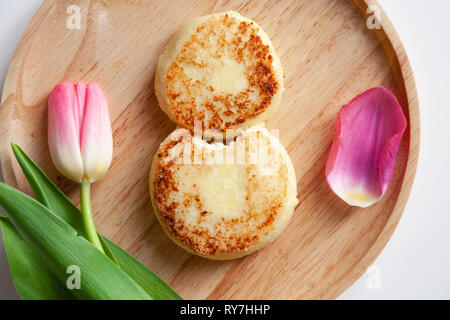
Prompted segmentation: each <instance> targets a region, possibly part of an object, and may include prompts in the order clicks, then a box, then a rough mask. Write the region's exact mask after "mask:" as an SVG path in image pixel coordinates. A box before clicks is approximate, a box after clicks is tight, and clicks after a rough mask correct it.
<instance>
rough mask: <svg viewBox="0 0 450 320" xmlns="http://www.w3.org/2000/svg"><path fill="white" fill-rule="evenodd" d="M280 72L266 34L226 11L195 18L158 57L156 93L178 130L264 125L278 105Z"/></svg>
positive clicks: (215, 129) (248, 21) (280, 85)
mask: <svg viewBox="0 0 450 320" xmlns="http://www.w3.org/2000/svg"><path fill="white" fill-rule="evenodd" d="M282 91H283V71H282V68H281V63H280V61H279V59H278V57H277V55H276V54H275V51H274V49H273V46H272V43H271V42H270V39H269V37H268V36H267V34H266V33H265V32H264V31H263V30H262V29H261V27H260V26H258V25H257V24H256V23H255V22H254V21H251V20H249V19H246V18H244V17H242V16H241V15H239V14H238V13H236V12H233V11H229V12H225V13H221V14H213V15H209V16H205V17H201V18H196V19H193V20H192V21H190V22H188V23H187V24H186V25H185V26H183V27H182V28H181V29H180V30H179V31H178V32H177V33H176V34H175V35H174V37H173V38H172V40H171V41H170V43H169V44H168V46H167V48H166V50H165V51H164V53H163V54H162V55H161V57H160V59H159V62H158V67H157V72H156V77H155V92H156V95H157V97H158V101H159V103H160V105H161V108H162V110H163V111H164V112H165V113H167V114H168V115H169V117H170V118H171V119H172V120H173V121H174V122H176V123H177V124H179V125H180V126H182V127H184V128H187V129H193V128H194V125H195V122H196V121H197V122H201V125H202V128H204V129H205V130H206V134H205V135H209V134H208V131H209V130H210V131H214V132H217V131H219V132H224V131H225V130H226V129H235V128H247V127H249V126H250V125H254V124H259V123H261V122H263V121H265V120H267V119H268V118H269V117H270V116H271V115H272V114H273V113H274V112H275V109H276V108H277V106H278V105H279V103H280V100H281V94H282Z"/></svg>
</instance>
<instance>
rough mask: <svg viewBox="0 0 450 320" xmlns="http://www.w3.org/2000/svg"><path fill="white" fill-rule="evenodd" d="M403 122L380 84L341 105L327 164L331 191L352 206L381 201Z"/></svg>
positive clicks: (399, 113)
mask: <svg viewBox="0 0 450 320" xmlns="http://www.w3.org/2000/svg"><path fill="white" fill-rule="evenodd" d="M406 125H407V123H406V119H405V116H404V114H403V111H402V109H401V107H400V104H399V103H398V100H397V98H396V97H395V96H394V95H393V94H392V93H391V92H390V91H389V90H387V89H384V88H381V87H376V88H372V89H369V90H367V91H366V92H364V93H362V94H361V95H359V96H357V97H356V98H354V99H353V100H352V101H351V102H350V103H349V104H348V105H345V106H343V107H342V109H341V111H340V113H339V118H338V121H337V125H336V132H335V136H334V140H333V144H332V146H331V151H330V154H329V156H328V162H327V166H326V178H327V181H328V184H329V186H330V187H331V189H332V190H333V191H334V193H336V194H337V195H338V196H339V197H340V198H342V199H343V200H344V201H345V202H347V203H348V204H350V205H352V206H359V207H368V206H370V205H372V204H374V203H375V202H377V201H378V200H380V199H381V198H382V197H383V196H384V194H385V193H386V191H387V188H388V186H389V183H390V181H391V178H392V173H393V170H394V164H395V157H396V155H397V151H398V148H399V145H400V140H401V138H402V135H403V133H404V131H405V129H406Z"/></svg>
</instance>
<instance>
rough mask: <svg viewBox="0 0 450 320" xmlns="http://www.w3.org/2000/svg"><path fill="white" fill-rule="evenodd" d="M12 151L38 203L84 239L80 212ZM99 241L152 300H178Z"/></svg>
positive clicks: (132, 261) (135, 263)
mask: <svg viewBox="0 0 450 320" xmlns="http://www.w3.org/2000/svg"><path fill="white" fill-rule="evenodd" d="M12 148H13V151H14V154H15V155H16V158H17V161H18V162H19V164H20V166H21V168H22V170H23V172H24V174H25V176H26V178H27V180H28V182H29V184H30V186H31V188H32V190H33V193H34V194H35V196H36V198H37V200H38V201H39V202H41V203H42V204H44V205H45V206H46V207H48V208H49V209H50V211H51V212H53V214H55V215H57V216H58V217H60V218H61V219H62V220H64V221H65V222H67V223H68V224H69V225H71V226H72V227H73V228H74V229H75V230H76V231H77V232H78V234H79V235H82V236H84V229H83V224H82V220H81V213H80V211H79V209H78V208H77V207H76V206H75V205H74V204H73V203H72V202H71V201H70V200H69V199H68V198H67V197H66V195H65V194H64V193H63V192H62V191H61V190H60V189H58V187H56V185H55V184H54V183H53V182H52V181H51V180H50V179H49V178H48V177H47V176H46V175H45V173H44V172H43V171H42V170H41V169H40V168H39V167H38V166H37V165H36V164H35V163H34V162H33V161H32V160H31V159H30V158H29V157H28V156H27V155H26V154H25V152H24V151H23V150H22V149H21V148H20V147H19V146H17V145H15V144H12ZM100 241H101V243H102V246H103V248H104V250H105V254H106V255H107V256H108V257H110V258H111V260H112V261H114V262H115V263H116V264H117V265H118V266H119V267H120V269H122V270H123V271H124V272H126V273H127V274H128V275H129V276H130V277H131V278H132V279H133V280H134V281H135V282H136V283H137V284H139V285H140V287H142V288H143V289H144V290H145V291H146V292H147V293H148V294H149V295H150V296H152V297H153V298H154V299H158V300H179V299H181V297H180V296H179V295H178V294H177V293H176V292H175V291H174V290H173V289H172V288H170V287H169V286H168V285H167V284H166V283H165V282H164V281H163V280H161V279H160V278H159V277H158V276H157V275H156V274H155V273H153V272H152V271H150V270H149V269H148V268H147V267H146V266H145V265H143V264H142V263H141V262H139V261H138V260H137V259H135V258H134V257H133V256H131V255H130V254H128V253H127V252H126V251H125V250H123V249H122V248H120V247H119V246H118V245H116V244H115V243H114V242H112V241H110V240H108V239H107V238H106V237H103V236H101V235H100Z"/></svg>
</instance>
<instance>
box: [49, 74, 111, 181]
mask: <svg viewBox="0 0 450 320" xmlns="http://www.w3.org/2000/svg"><path fill="white" fill-rule="evenodd" d="M48 144H49V147H50V154H51V157H52V160H53V163H54V164H55V166H56V168H57V169H58V170H59V171H60V172H61V173H62V174H63V175H64V176H65V177H67V178H69V179H70V180H73V181H75V182H81V181H83V180H86V181H89V182H94V181H96V180H98V179H100V178H101V177H102V176H103V175H104V174H105V173H106V171H107V170H108V168H109V165H110V164H111V159H112V149H113V144H112V133H111V122H110V119H109V111H108V103H107V101H106V97H105V94H104V93H103V91H102V90H101V89H100V87H99V86H98V85H97V84H96V83H88V84H87V86H85V85H84V84H83V83H81V82H79V83H77V84H76V85H73V84H72V83H71V82H64V83H61V84H58V85H57V86H56V87H55V88H54V89H53V91H52V93H51V94H50V98H49V100H48Z"/></svg>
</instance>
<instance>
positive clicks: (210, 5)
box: [0, 0, 419, 299]
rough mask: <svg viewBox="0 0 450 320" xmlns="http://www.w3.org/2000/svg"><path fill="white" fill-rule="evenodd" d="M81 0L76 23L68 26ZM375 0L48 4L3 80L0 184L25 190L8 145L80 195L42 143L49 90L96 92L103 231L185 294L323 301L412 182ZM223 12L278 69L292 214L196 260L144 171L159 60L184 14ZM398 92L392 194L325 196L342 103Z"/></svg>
mask: <svg viewBox="0 0 450 320" xmlns="http://www.w3.org/2000/svg"><path fill="white" fill-rule="evenodd" d="M73 4H75V5H78V6H79V8H80V13H81V21H80V22H81V23H80V29H70V28H68V27H67V19H68V18H69V17H70V14H69V13H67V8H68V7H69V6H70V5H73ZM368 5H375V6H376V5H377V3H376V2H375V1H369V0H367V1H363V0H354V1H345V0H314V1H310V0H278V1H270V0H265V1H257V0H251V1H244V0H228V1H225V0H224V1H220V0H219V1H206V0H189V1H182V0H171V1H156V0H155V1H152V0H148V1H144V0H141V1H139V0H108V1H106V0H104V1H101V0H92V1H88V0H85V1H84V0H70V1H66V0H57V1H55V0H47V1H44V3H43V5H42V6H41V8H40V9H39V10H38V12H37V13H36V14H35V16H34V17H33V19H32V21H31V23H30V24H29V26H28V27H27V29H26V31H25V33H24V35H23V37H22V40H21V42H20V44H19V45H18V47H17V49H16V52H15V55H14V58H13V59H12V62H11V65H10V68H9V71H8V75H7V78H6V81H5V85H4V88H3V95H2V106H1V109H0V136H1V144H0V157H1V165H2V170H3V175H4V179H5V181H6V182H7V183H8V184H10V185H12V186H15V187H18V188H19V189H21V190H24V191H26V192H30V189H29V187H28V185H27V183H26V180H25V179H24V176H23V174H22V173H21V171H20V168H19V166H18V164H17V162H16V161H15V159H14V157H13V154H12V152H11V150H10V145H9V143H10V142H11V141H14V142H15V143H17V144H19V145H20V146H22V148H23V149H24V150H25V151H26V152H27V153H28V154H29V155H30V156H31V157H32V158H33V159H34V160H35V161H36V162H37V164H38V165H39V166H41V167H42V168H43V169H44V171H45V172H46V173H48V175H49V176H50V178H51V179H52V180H53V181H55V182H56V184H57V185H58V186H59V187H61V188H62V190H63V191H64V192H65V193H66V194H67V195H68V196H69V197H70V198H71V199H72V200H73V201H74V202H75V203H76V204H77V205H78V204H79V200H78V196H79V194H78V188H77V186H76V185H75V184H74V183H72V182H71V181H68V180H66V179H65V178H63V177H62V176H61V175H59V174H58V172H57V170H56V169H55V167H54V166H53V164H52V162H51V159H50V155H49V151H48V146H47V98H48V95H49V93H50V91H51V90H52V88H53V87H54V86H55V85H56V84H57V83H59V82H62V81H64V80H71V81H74V82H75V81H79V80H82V81H84V82H89V81H96V82H98V83H100V84H101V86H102V87H103V88H104V90H105V92H106V94H107V96H108V100H109V104H110V111H111V118H112V126H113V132H114V158H113V162H112V166H111V168H110V170H109V171H108V173H107V175H106V177H105V178H104V179H102V180H101V181H99V182H97V183H95V185H94V186H93V194H92V198H93V210H94V214H95V221H96V224H97V226H98V229H99V231H100V232H102V233H104V234H105V235H106V236H108V237H110V238H112V239H113V240H114V241H116V242H117V243H118V244H119V245H121V246H122V247H123V248H125V249H126V250H128V251H129V252H130V253H131V254H133V255H134V256H136V257H137V258H138V259H139V260H141V261H142V262H143V263H145V264H146V265H147V266H148V267H150V268H151V269H152V270H154V271H155V272H156V273H157V274H158V275H160V276H161V277H162V278H163V279H164V280H165V281H167V282H168V283H169V284H170V285H172V286H173V287H174V288H175V289H176V290H177V291H178V292H179V293H180V294H181V295H182V296H183V297H184V298H192V299H205V298H208V299H230V298H235V299H236V298H237V299H328V298H335V297H337V296H338V295H339V294H340V293H342V292H343V291H344V290H345V289H346V288H347V287H348V286H350V284H352V283H353V282H354V281H355V280H356V279H357V278H358V277H360V276H361V275H362V274H363V272H364V271H365V270H366V268H367V267H368V266H369V265H370V264H371V263H372V262H373V260H374V259H375V258H376V256H377V255H378V254H379V253H380V251H381V250H382V248H383V247H384V245H385V244H386V243H387V241H388V240H389V238H390V236H391V235H392V233H393V231H394V229H395V227H396V225H397V222H398V221H399V219H400V216H401V214H402V211H403V209H404V207H405V204H406V201H407V199H408V195H409V193H410V189H411V186H412V183H413V180H414V174H415V170H416V165H417V156H418V151H419V107H418V100H417V94H416V89H415V84H414V79H413V75H412V72H411V69H410V66H409V62H408V58H407V56H406V53H405V51H404V49H403V47H402V44H401V42H400V40H399V38H398V36H397V35H396V33H395V30H394V29H393V27H392V25H391V23H390V22H389V19H388V18H387V17H386V15H385V14H384V13H383V12H381V16H380V19H379V20H380V22H381V26H382V28H381V29H373V30H372V29H370V28H368V27H367V23H366V22H367V19H370V16H371V15H372V13H368V12H367V6H368ZM229 9H233V10H236V11H238V12H240V13H241V14H242V15H244V16H247V17H249V18H251V19H254V20H256V21H257V22H258V23H259V24H260V25H261V26H262V27H263V28H264V29H265V31H266V32H267V33H268V34H269V36H270V37H271V39H272V42H273V44H274V46H275V48H276V51H277V53H278V55H279V56H280V59H281V62H282V64H283V67H284V70H285V76H286V91H285V94H284V96H283V101H282V104H281V106H280V108H279V111H278V112H277V114H276V115H275V117H274V118H273V119H271V120H270V121H269V122H268V124H267V126H268V127H269V128H277V129H279V130H280V140H281V142H282V143H283V144H284V146H285V147H286V149H287V151H288V152H289V155H290V156H291V158H292V162H293V164H294V167H295V170H296V175H297V180H298V181H297V182H298V198H299V200H300V204H299V205H298V206H297V208H296V210H295V213H294V216H293V218H292V220H291V222H290V224H289V226H288V227H287V229H286V230H285V231H284V233H283V234H282V235H281V237H280V238H279V239H278V240H277V241H275V242H274V243H273V244H271V245H269V246H268V247H266V248H265V249H263V250H261V251H259V252H257V253H255V254H252V255H250V256H248V257H245V258H243V259H239V260H234V261H228V262H219V261H209V260H206V259H203V258H200V257H196V256H193V255H191V254H189V253H187V252H185V251H183V250H182V249H180V248H178V247H177V246H176V245H175V244H173V243H172V242H171V240H169V238H168V237H167V236H166V235H165V234H164V232H163V230H162V229H161V227H160V225H159V224H158V222H157V220H156V218H155V216H154V215H153V212H152V207H151V203H150V198H149V196H148V172H149V169H150V164H151V159H152V157H153V154H154V152H155V151H156V149H157V147H158V144H159V143H160V142H161V141H162V140H163V139H164V138H165V137H166V136H167V135H168V134H169V133H170V132H171V131H172V130H173V129H174V128H175V125H174V124H173V123H172V122H170V121H169V119H168V118H167V117H166V116H165V115H164V114H163V113H162V112H161V110H160V108H159V106H158V102H157V100H156V98H155V95H154V91H153V82H154V74H155V67H156V63H157V59H158V56H159V55H160V54H161V52H162V51H163V49H164V46H165V45H166V44H167V42H168V40H169V38H170V36H171V35H172V34H173V32H174V31H175V30H176V29H177V28H178V27H179V26H180V25H181V24H182V23H183V22H185V21H186V20H188V19H190V18H193V17H195V16H201V15H206V14H209V13H212V12H222V11H225V10H229ZM379 85H381V86H384V87H386V88H388V89H390V90H392V91H393V92H394V93H395V94H396V96H397V97H398V99H399V101H400V103H401V105H402V107H403V110H404V112H405V114H406V117H407V119H408V128H407V130H406V133H405V135H404V137H403V140H402V143H401V146H400V150H399V153H398V157H397V161H396V167H395V172H394V176H393V179H392V182H391V185H390V187H389V191H388V193H387V194H386V196H385V197H384V199H383V200H382V201H380V202H379V203H377V204H376V205H374V206H372V207H370V208H368V209H361V208H353V207H350V206H348V205H346V204H345V203H344V202H343V201H342V200H340V199H339V198H338V197H337V196H335V195H334V194H333V192H332V191H331V190H330V188H329V187H328V185H327V183H326V181H325V173H324V170H325V169H324V167H325V163H326V159H327V155H328V151H329V148H330V145H331V142H332V138H333V133H334V126H335V121H336V117H337V114H338V111H339V109H340V107H341V106H342V105H343V104H346V103H348V102H349V101H350V100H351V99H352V98H353V97H354V96H356V95H357V94H359V93H361V92H363V91H365V90H366V89H368V88H370V87H373V86H379Z"/></svg>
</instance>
